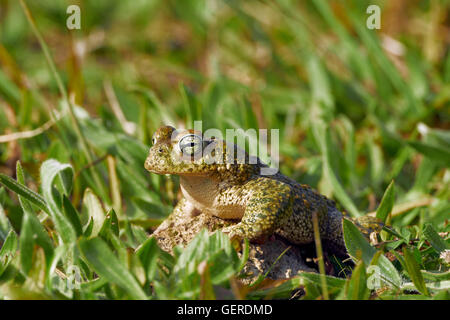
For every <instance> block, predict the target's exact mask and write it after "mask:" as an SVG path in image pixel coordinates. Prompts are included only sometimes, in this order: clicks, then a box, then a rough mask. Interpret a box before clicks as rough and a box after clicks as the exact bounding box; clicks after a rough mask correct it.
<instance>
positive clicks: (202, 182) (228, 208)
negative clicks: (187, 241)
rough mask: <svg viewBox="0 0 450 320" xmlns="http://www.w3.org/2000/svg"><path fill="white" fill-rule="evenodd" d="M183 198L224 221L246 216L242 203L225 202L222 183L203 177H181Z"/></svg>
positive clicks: (224, 191)
mask: <svg viewBox="0 0 450 320" xmlns="http://www.w3.org/2000/svg"><path fill="white" fill-rule="evenodd" d="M180 187H181V191H182V193H183V196H184V197H185V198H186V199H187V200H188V201H189V202H191V203H192V204H193V205H194V206H195V208H197V209H199V210H200V211H201V212H203V213H207V214H210V215H213V216H216V217H219V218H222V219H240V218H242V216H243V215H244V211H245V205H244V204H243V203H241V201H236V203H234V204H230V203H229V202H227V201H222V200H225V198H226V196H224V194H225V193H226V190H223V189H222V188H221V187H220V181H218V180H216V179H212V178H211V177H209V176H207V177H203V176H180Z"/></svg>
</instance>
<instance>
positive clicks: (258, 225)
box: [145, 126, 344, 248]
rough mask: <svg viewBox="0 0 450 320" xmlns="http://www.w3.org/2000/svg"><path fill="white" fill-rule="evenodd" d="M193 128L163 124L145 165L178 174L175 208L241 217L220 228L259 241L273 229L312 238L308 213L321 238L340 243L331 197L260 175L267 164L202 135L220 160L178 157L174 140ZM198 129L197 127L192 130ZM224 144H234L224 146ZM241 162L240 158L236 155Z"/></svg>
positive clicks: (294, 238)
mask: <svg viewBox="0 0 450 320" xmlns="http://www.w3.org/2000/svg"><path fill="white" fill-rule="evenodd" d="M189 133H194V131H192V130H180V131H179V130H175V129H174V128H172V127H169V126H165V127H161V128H160V129H158V130H157V131H156V132H155V134H154V135H153V146H152V147H151V148H150V152H149V155H148V157H147V160H146V162H145V168H146V169H147V170H149V171H150V172H153V173H158V174H177V175H179V176H180V186H181V190H182V192H183V196H184V198H183V199H182V200H181V201H180V202H179V205H178V206H177V207H176V208H175V210H174V214H177V215H179V214H191V215H195V214H198V213H199V212H204V213H208V214H211V215H214V216H217V217H219V218H223V219H240V222H239V223H236V224H234V225H232V226H230V227H227V228H224V229H223V231H224V232H227V233H228V234H229V235H230V237H232V238H239V239H241V238H248V239H250V240H253V241H261V240H264V239H266V238H267V237H268V236H270V235H272V234H274V233H276V234H278V235H280V236H282V237H284V238H286V239H287V240H289V241H290V242H292V243H295V244H305V243H310V242H312V241H313V240H314V238H313V235H314V232H313V224H312V214H313V212H316V213H317V216H318V218H319V226H320V233H321V237H322V239H326V240H330V242H332V243H334V244H335V245H337V246H338V247H341V248H343V247H344V242H343V236H342V213H341V212H339V210H338V209H337V208H336V206H335V203H334V202H333V201H332V200H329V199H327V198H326V197H325V196H323V195H321V194H319V193H317V192H316V191H315V190H313V189H312V188H311V187H309V186H307V185H302V184H299V183H298V182H296V181H294V180H292V179H290V178H288V177H286V176H284V175H282V174H281V173H276V174H275V175H271V176H265V175H261V174H260V169H261V168H263V167H266V168H267V166H266V165H265V164H263V163H262V162H261V161H260V160H259V159H256V158H253V159H256V163H255V164H249V161H248V160H249V159H250V158H249V156H248V155H247V154H245V161H244V163H236V161H235V160H236V159H235V158H236V157H235V155H230V154H229V152H226V150H227V144H226V143H225V142H223V141H221V140H215V139H214V140H207V141H206V142H205V144H207V145H208V146H210V147H211V146H213V148H214V149H215V154H214V155H215V156H218V155H222V156H223V157H224V163H222V164H217V163H208V157H205V156H202V157H199V158H198V159H192V158H191V159H187V160H183V159H181V151H180V150H179V147H178V141H179V140H180V139H181V138H182V137H183V136H185V135H186V134H189ZM196 134H198V135H201V133H198V132H197V133H196ZM228 148H229V149H228V150H230V148H233V149H234V150H239V149H238V148H237V147H236V146H234V145H233V146H231V147H230V146H228ZM241 162H242V161H241Z"/></svg>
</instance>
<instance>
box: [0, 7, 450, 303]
mask: <svg viewBox="0 0 450 320" xmlns="http://www.w3.org/2000/svg"><path fill="white" fill-rule="evenodd" d="M26 3H27V5H28V6H29V9H30V12H31V14H32V16H33V18H34V22H35V24H36V28H37V30H35V29H33V27H32V25H31V24H30V20H27V18H26V16H25V14H24V10H23V8H22V6H21V5H20V3H19V2H17V1H2V2H1V3H0V13H1V17H0V24H1V25H0V40H1V41H0V66H1V68H0V172H1V175H0V185H1V186H0V244H1V249H0V298H13V299H27V298H28V299H32V298H51V299H105V298H106V299H147V298H148V299H174V298H175V299H199V298H207V299H211V298H215V297H217V298H220V297H221V296H217V294H218V293H217V292H218V291H217V290H215V289H216V288H217V287H218V286H219V287H222V288H226V289H227V290H228V291H225V292H228V294H229V297H232V298H233V297H236V298H237V297H242V296H244V297H246V298H249V299H250V298H251V299H259V298H263V297H273V298H275V297H282V298H283V297H284V298H287V297H289V296H290V294H291V293H292V291H293V290H294V289H296V288H298V287H299V286H301V287H302V288H303V289H304V291H305V295H304V296H302V299H322V298H323V296H324V294H323V292H326V293H327V294H326V295H327V296H328V297H329V298H330V299H368V298H370V299H449V288H450V276H449V263H448V261H447V262H445V261H444V260H443V259H442V258H440V256H442V255H443V252H445V250H449V246H450V242H449V235H448V232H449V229H450V227H449V224H448V219H449V212H450V201H449V199H450V188H449V185H450V171H449V166H450V131H449V128H450V127H449V123H450V52H449V50H448V47H449V46H448V37H447V36H446V35H447V34H448V28H447V27H446V26H445V19H447V20H448V19H449V17H445V16H444V14H443V13H445V12H446V11H447V12H448V10H449V9H450V8H449V4H448V2H445V1H419V2H415V3H414V4H412V3H411V4H410V3H408V4H406V3H404V5H403V6H402V8H397V7H396V6H395V5H394V2H390V1H375V2H374V1H359V0H358V1H356V0H355V1H345V2H344V1H321V0H315V1H308V2H301V3H297V2H294V1H286V0H283V1H281V0H280V1H265V0H260V1H254V0H252V1H245V2H240V1H233V0H223V1H219V0H217V1H160V0H153V1H106V0H105V1H84V2H82V5H81V18H82V20H81V21H82V28H81V30H74V31H68V30H67V29H66V27H65V25H66V18H67V14H66V8H67V6H68V5H69V2H66V1H62V0H60V1H39V2H36V1H28V2H26ZM373 3H375V4H378V5H380V7H381V8H382V19H381V30H369V29H367V28H366V23H365V22H366V18H367V17H368V15H367V14H366V8H367V6H368V5H370V4H373ZM70 4H72V3H70ZM446 28H447V29H446ZM40 35H42V39H41V40H42V41H38V39H39V37H40ZM393 40H395V41H398V42H399V43H396V42H393ZM393 43H394V44H393ZM395 44H396V45H398V44H400V46H401V47H400V48H401V50H400V51H399V50H398V49H396V45H395ZM47 47H48V51H46V50H47V49H46V48H47ZM43 49H44V50H43ZM46 53H48V54H47V55H46ZM53 66H54V68H53ZM117 107H118V109H119V110H121V111H119V112H117ZM121 113H123V117H122V115H121ZM196 120H202V121H203V128H204V129H207V128H218V129H220V130H221V131H222V132H223V133H224V134H225V129H227V128H243V129H244V130H246V129H249V128H254V129H258V128H268V129H279V130H280V155H281V158H280V166H281V167H280V169H281V171H282V172H283V173H284V174H286V175H288V176H290V177H292V178H294V179H296V180H297V181H300V182H302V183H306V184H309V185H311V186H313V187H314V188H316V189H318V190H319V191H320V192H321V193H323V194H325V195H327V196H329V197H332V198H334V199H335V200H337V202H338V203H339V204H340V205H341V206H342V208H343V210H345V211H347V212H348V213H349V215H350V216H354V217H355V216H361V215H365V214H367V213H369V212H373V213H374V214H375V215H376V216H377V217H378V218H380V219H381V220H383V221H385V222H386V223H387V225H388V226H389V229H385V230H383V231H382V232H381V234H380V235H379V239H378V240H379V244H378V245H376V246H375V245H371V244H369V243H368V242H367V240H366V239H365V238H364V237H363V236H362V235H361V234H360V233H359V231H358V229H356V228H355V227H354V225H353V224H352V223H351V222H349V221H347V220H346V221H345V223H344V231H345V240H346V244H347V247H348V250H349V253H350V255H351V256H352V257H353V259H354V260H355V263H356V266H355V268H354V270H353V273H352V276H351V277H349V278H347V279H345V278H336V277H332V276H327V277H326V278H325V280H324V279H323V277H322V278H321V276H320V274H312V273H304V274H301V275H299V276H296V277H294V278H292V279H290V280H289V281H286V282H283V283H280V282H268V281H265V282H262V284H264V286H260V287H259V288H258V286H253V287H248V288H247V287H240V286H237V285H236V278H237V277H238V274H239V271H240V270H241V267H242V264H243V263H244V262H245V261H243V260H240V259H239V258H238V256H237V255H236V252H235V251H234V249H233V248H232V247H231V245H230V244H229V241H228V240H227V238H225V237H224V236H223V235H222V234H220V233H217V234H215V235H213V236H208V235H207V234H205V233H201V234H199V235H198V237H197V238H196V239H195V240H194V241H193V243H192V244H191V245H189V246H188V247H187V248H185V249H183V248H179V249H177V250H176V251H175V254H174V255H173V256H171V255H169V254H167V253H165V252H164V251H162V250H161V249H160V248H159V247H158V246H157V244H156V242H155V241H154V240H153V239H151V238H148V236H149V234H150V233H151V232H152V230H154V228H155V227H156V226H157V225H158V224H159V223H161V221H162V220H163V219H164V218H165V217H166V216H167V215H168V214H169V213H170V212H171V210H172V208H173V205H174V204H175V203H176V200H177V192H178V180H177V178H176V177H165V176H157V175H153V174H149V173H148V172H146V171H145V169H144V168H143V163H144V160H145V157H146V155H147V151H148V147H149V145H150V140H151V135H152V133H153V132H154V131H155V130H156V129H157V128H158V127H159V126H161V125H162V124H172V125H174V126H176V127H182V126H184V127H192V126H193V121H196ZM32 130H35V131H32ZM29 131H32V132H31V133H30V134H28V132H29ZM13 133H21V134H19V136H18V135H12V134H13ZM36 133H39V134H36ZM18 160H20V162H18ZM393 181H394V182H393ZM218 266H227V268H222V267H220V268H219V267H218ZM375 274H380V277H379V278H378V277H375V276H374V275H375ZM379 279H381V280H380V281H378V280H379ZM75 280H76V281H75ZM377 281H378V282H377ZM367 283H372V284H374V286H371V288H368V287H367ZM68 284H75V285H68ZM77 284H79V286H78V285H77ZM376 284H378V285H379V286H380V287H378V288H377V287H376ZM324 286H325V288H324ZM220 292H223V291H220Z"/></svg>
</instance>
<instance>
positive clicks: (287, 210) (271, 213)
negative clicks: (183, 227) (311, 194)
mask: <svg viewBox="0 0 450 320" xmlns="http://www.w3.org/2000/svg"><path fill="white" fill-rule="evenodd" d="M262 180H264V181H262ZM254 183H256V184H257V187H255V190H257V191H255V193H254V194H253V195H252V196H251V197H250V199H249V200H248V202H247V204H246V207H245V211H244V215H243V217H242V219H241V221H240V222H239V223H237V224H235V225H232V226H230V227H227V228H224V229H223V230H222V231H223V232H225V233H228V234H229V236H230V238H232V239H234V238H237V239H243V238H247V239H249V240H250V241H261V240H264V239H266V238H267V237H269V236H270V235H272V234H273V233H274V232H275V230H276V229H277V228H279V227H280V226H281V225H282V224H283V223H285V221H286V220H287V218H288V217H289V216H290V215H291V214H292V205H293V191H292V189H291V187H290V186H289V185H287V184H285V183H283V182H280V181H277V180H272V179H267V178H260V179H257V180H256V181H255V182H254Z"/></svg>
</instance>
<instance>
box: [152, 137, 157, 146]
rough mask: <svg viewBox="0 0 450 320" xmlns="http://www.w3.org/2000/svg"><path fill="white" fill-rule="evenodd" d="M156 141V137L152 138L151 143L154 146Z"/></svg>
mask: <svg viewBox="0 0 450 320" xmlns="http://www.w3.org/2000/svg"><path fill="white" fill-rule="evenodd" d="M155 143H156V138H152V145H153V146H154V145H155Z"/></svg>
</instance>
